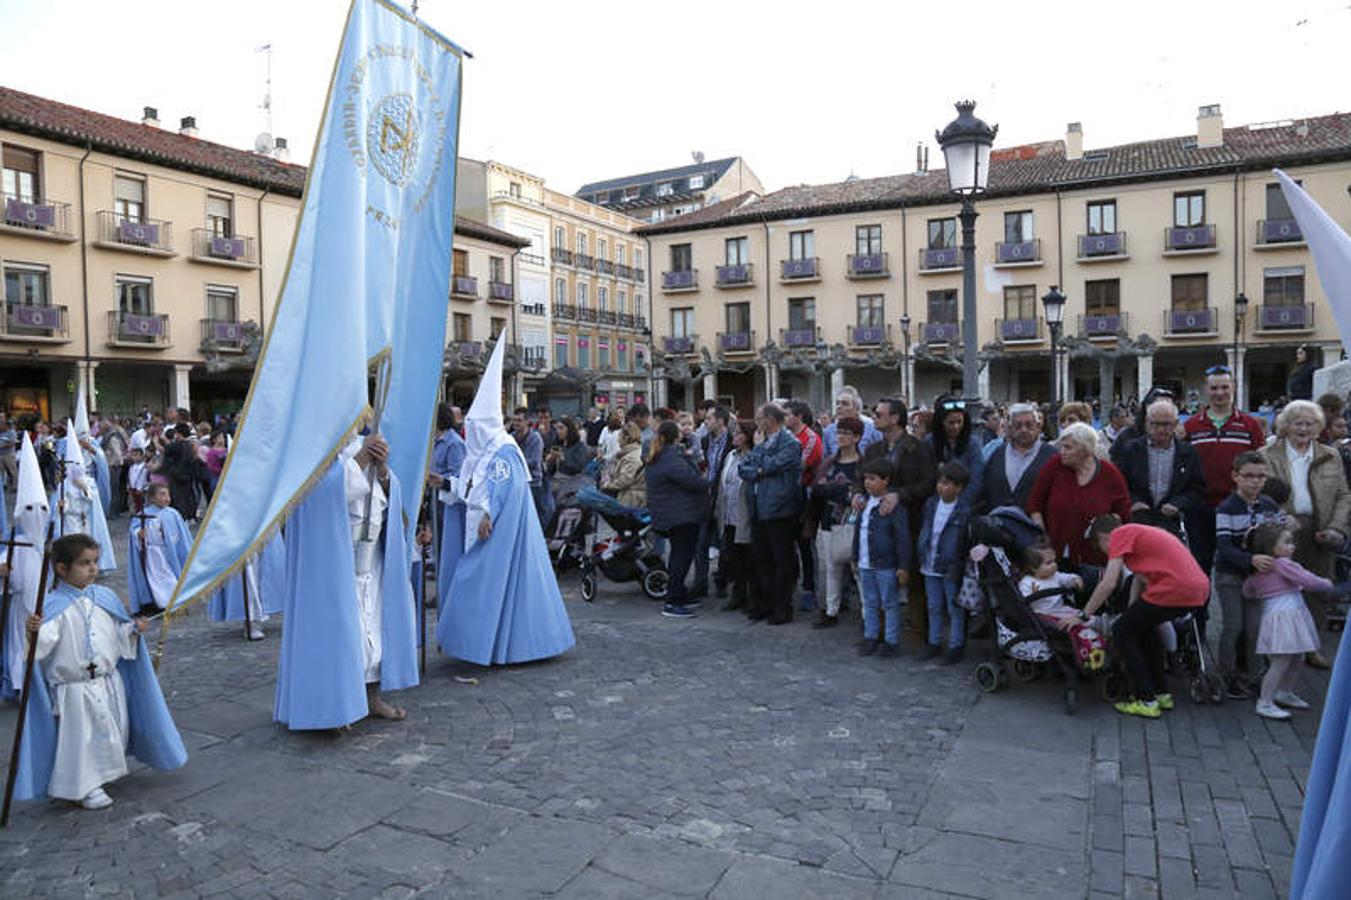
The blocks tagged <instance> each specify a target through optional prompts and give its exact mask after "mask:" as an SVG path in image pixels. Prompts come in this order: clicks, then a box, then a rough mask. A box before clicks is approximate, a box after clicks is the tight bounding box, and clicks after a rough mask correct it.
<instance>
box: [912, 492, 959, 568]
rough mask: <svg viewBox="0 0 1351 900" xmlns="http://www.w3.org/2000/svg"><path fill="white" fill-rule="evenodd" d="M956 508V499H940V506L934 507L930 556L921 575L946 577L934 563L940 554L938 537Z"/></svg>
mask: <svg viewBox="0 0 1351 900" xmlns="http://www.w3.org/2000/svg"><path fill="white" fill-rule="evenodd" d="M956 508H957V501H956V500H952V501H948V500H939V501H938V506H936V507H934V521H933V528H931V529H930V530H929V558H928V559H926V560H924V566H923V568H922V569H921V570H920V574H921V575H935V576H938V577H940V578H943V577H946V575H947V573H946V572H939V571H937V570H935V569H934V567H933V564H934V560H935V558H936V557H937V556H938V539H939V537H941V536H942V534H943V529H944V528H947V527H948V519H950V518H952V511H953V510H954V509H956Z"/></svg>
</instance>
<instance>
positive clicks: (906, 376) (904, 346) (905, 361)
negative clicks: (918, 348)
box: [901, 313, 915, 404]
mask: <svg viewBox="0 0 1351 900" xmlns="http://www.w3.org/2000/svg"><path fill="white" fill-rule="evenodd" d="M914 392H915V391H914V387H913V386H912V385H911V384H910V314H909V313H902V314H901V393H902V394H903V395H905V402H906V403H907V404H909V403H910V395H911V394H913V393H914Z"/></svg>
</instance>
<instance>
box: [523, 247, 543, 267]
mask: <svg viewBox="0 0 1351 900" xmlns="http://www.w3.org/2000/svg"><path fill="white" fill-rule="evenodd" d="M521 262H522V263H524V264H525V265H528V266H542V265H544V257H542V256H540V255H539V254H538V253H526V252H525V251H524V250H522V251H521Z"/></svg>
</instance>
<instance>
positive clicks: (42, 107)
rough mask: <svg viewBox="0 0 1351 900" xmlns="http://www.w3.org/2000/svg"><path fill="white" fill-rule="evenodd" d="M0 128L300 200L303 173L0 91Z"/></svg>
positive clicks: (267, 159) (289, 166)
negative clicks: (265, 189) (263, 189)
mask: <svg viewBox="0 0 1351 900" xmlns="http://www.w3.org/2000/svg"><path fill="white" fill-rule="evenodd" d="M0 127H2V128H8V129H11V130H13V131H21V132H23V133H25V134H32V135H37V136H40V137H45V138H49V139H51V140H54V141H59V142H61V143H64V144H72V145H74V146H77V147H84V146H85V145H86V144H88V145H89V146H92V147H93V148H94V149H95V150H99V151H101V152H104V153H110V154H113V155H116V156H121V157H124V158H127V159H140V160H144V161H146V162H152V163H156V164H158V165H162V166H166V167H168V168H171V169H181V170H184V171H188V172H195V173H197V174H200V175H209V176H212V177H215V178H221V179H223V180H225V181H232V182H235V183H236V184H246V185H249V186H250V187H258V188H267V189H269V190H272V191H275V192H277V193H282V194H288V195H290V196H293V197H299V196H300V195H301V194H302V193H303V191H304V189H305V167H304V166H298V165H293V164H291V163H285V162H281V161H280V160H276V159H272V158H271V157H268V156H263V155H261V154H258V153H253V152H250V151H248V150H238V149H236V148H234V147H226V146H225V145H223V144H215V143H212V142H211V141H203V140H200V139H198V138H193V137H188V136H187V135H182V134H179V133H178V132H176V131H173V130H166V129H163V128H155V127H153V126H149V125H142V124H141V123H140V122H132V121H128V120H126V119H119V118H117V117H116V116H108V115H104V114H103V113H97V112H93V111H91V110H87V109H81V108H80V107H78V106H69V105H67V104H65V103H58V102H57V101H55V100H48V99H46V98H45V97H38V96H35V95H33V94H25V93H23V92H22V91H16V90H14V89H12V88H7V87H3V86H0Z"/></svg>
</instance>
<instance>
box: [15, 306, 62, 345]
mask: <svg viewBox="0 0 1351 900" xmlns="http://www.w3.org/2000/svg"><path fill="white" fill-rule="evenodd" d="M0 325H2V326H3V328H2V329H0V341H27V342H30V343H43V344H64V343H68V342H69V341H70V323H69V321H68V319H67V316H66V308H65V307H64V306H29V305H27V304H25V303H6V304H5V315H4V321H3V323H0Z"/></svg>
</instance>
